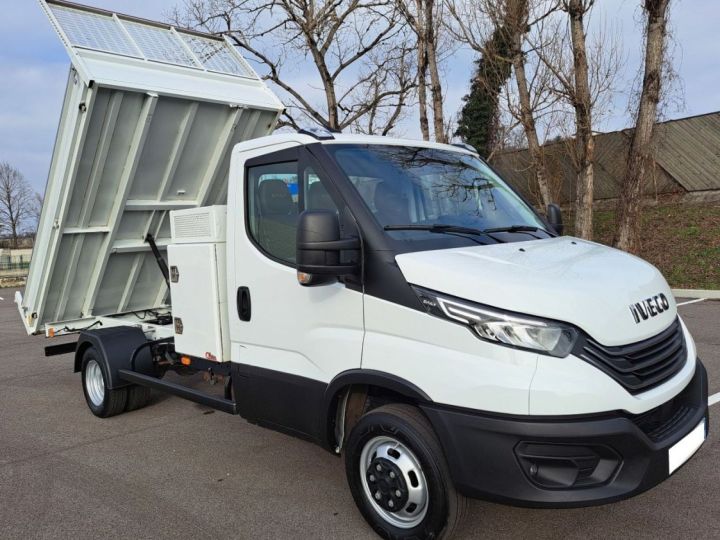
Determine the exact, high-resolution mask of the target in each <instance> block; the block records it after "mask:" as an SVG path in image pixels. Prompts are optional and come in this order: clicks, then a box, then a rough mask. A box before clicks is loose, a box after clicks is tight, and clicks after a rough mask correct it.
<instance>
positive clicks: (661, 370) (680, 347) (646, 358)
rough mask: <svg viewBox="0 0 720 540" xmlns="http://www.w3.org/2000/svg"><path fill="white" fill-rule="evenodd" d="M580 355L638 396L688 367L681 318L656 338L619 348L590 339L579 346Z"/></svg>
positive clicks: (578, 352) (582, 341) (586, 338)
mask: <svg viewBox="0 0 720 540" xmlns="http://www.w3.org/2000/svg"><path fill="white" fill-rule="evenodd" d="M578 349H579V350H577V349H576V350H577V353H576V354H577V355H578V356H580V358H582V359H583V360H585V361H587V362H589V363H591V364H592V365H594V366H596V367H597V368H599V369H601V370H602V371H604V372H605V373H607V374H608V375H610V376H611V377H612V378H613V379H615V380H616V381H617V382H619V383H620V384H621V385H622V386H623V387H625V388H626V389H627V390H628V391H629V392H630V393H631V394H638V393H640V392H644V391H646V390H649V389H650V388H653V387H655V386H658V385H660V384H662V383H664V382H665V381H667V380H668V379H669V378H671V377H672V376H673V375H675V374H676V373H677V372H678V371H680V370H681V369H682V367H683V365H684V364H685V359H686V357H687V349H686V347H685V336H684V335H683V331H682V325H681V324H680V320H679V319H675V321H674V322H673V323H672V324H671V325H670V327H669V328H667V329H666V330H663V331H662V332H660V333H659V334H657V335H656V336H653V337H651V338H648V339H645V340H643V341H638V342H637V343H632V344H630V345H620V346H617V347H606V346H604V345H601V344H599V343H598V342H597V341H595V340H593V339H592V338H591V337H588V336H586V337H585V339H584V340H581V341H580V342H579V343H578Z"/></svg>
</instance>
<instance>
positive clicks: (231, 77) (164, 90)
mask: <svg viewBox="0 0 720 540" xmlns="http://www.w3.org/2000/svg"><path fill="white" fill-rule="evenodd" d="M40 4H41V6H42V8H43V10H44V11H45V13H46V14H47V16H48V18H49V19H50V21H51V23H52V25H53V27H54V28H55V30H56V31H57V33H58V35H59V37H60V39H61V41H62V42H63V44H64V45H65V48H66V49H67V51H68V53H69V55H70V59H71V62H72V64H71V67H70V73H69V77H68V82H67V89H66V92H65V99H64V102H63V107H62V115H61V118H60V124H59V127H58V132H57V137H56V140H55V149H54V152H53V156H52V163H51V167H50V173H49V176H48V181H47V187H46V191H45V200H44V204H43V209H42V215H41V218H40V223H39V226H38V232H37V238H36V245H35V251H34V254H33V259H32V263H31V266H30V272H29V276H28V281H27V287H26V290H25V294H24V296H20V295H18V298H17V301H18V305H19V309H20V312H21V314H22V316H23V321H24V324H25V327H26V330H27V332H28V333H40V332H44V331H45V330H46V328H47V327H49V326H53V327H54V326H57V327H58V328H66V329H73V330H74V329H78V328H83V327H85V326H86V325H87V324H92V322H93V320H94V319H95V318H96V317H98V316H110V315H115V314H120V313H128V312H138V311H145V310H153V309H157V308H161V307H163V306H167V305H168V302H169V298H168V289H167V285H166V282H165V280H164V278H163V275H162V273H161V272H160V270H159V268H158V266H157V262H156V260H155V257H154V256H153V253H152V252H151V249H150V245H149V244H148V243H147V242H146V241H145V239H146V236H147V235H148V234H150V235H152V237H153V238H154V239H155V242H156V243H157V246H158V247H159V249H160V250H161V251H164V250H165V249H166V246H167V244H168V243H169V241H170V223H169V212H170V211H171V210H176V209H184V208H193V207H199V206H206V205H213V204H225V201H226V197H227V187H228V171H229V162H230V153H231V150H232V147H233V146H234V145H235V144H236V143H238V142H240V141H244V140H247V139H251V138H255V137H259V136H262V135H267V134H268V133H270V132H271V131H272V130H273V128H274V127H275V124H276V121H277V118H278V115H279V114H280V112H281V111H282V110H283V106H282V104H281V102H280V101H279V100H278V99H277V97H276V96H275V95H274V94H273V93H272V92H271V91H270V90H269V89H268V88H267V87H266V85H265V84H264V83H263V81H262V80H261V79H260V78H259V77H258V76H257V74H256V73H255V72H254V71H253V69H252V68H251V67H250V66H249V65H248V64H247V62H246V61H245V60H244V59H243V58H242V56H241V55H240V54H239V53H238V51H237V50H236V49H235V47H234V46H233V45H232V44H231V43H230V42H229V41H228V40H227V39H226V38H218V37H215V36H211V35H207V34H200V33H195V32H189V31H184V30H176V29H175V28H172V27H170V26H165V25H159V24H158V23H154V22H149V21H144V20H140V19H135V18H132V17H127V16H124V15H117V14H114V13H110V12H106V11H102V10H95V9H92V8H88V7H84V6H78V5H74V4H70V3H66V2H58V1H41V2H40ZM58 323H62V324H58Z"/></svg>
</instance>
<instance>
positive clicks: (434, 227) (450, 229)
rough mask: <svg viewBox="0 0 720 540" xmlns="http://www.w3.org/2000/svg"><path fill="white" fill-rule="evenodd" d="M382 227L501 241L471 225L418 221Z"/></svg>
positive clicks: (389, 229)
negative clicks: (466, 235) (422, 222)
mask: <svg viewBox="0 0 720 540" xmlns="http://www.w3.org/2000/svg"><path fill="white" fill-rule="evenodd" d="M383 229H384V230H386V231H428V232H431V233H441V234H472V235H481V236H487V237H489V238H492V239H493V240H495V241H496V242H502V240H499V239H497V238H495V237H494V236H493V235H492V234H490V233H489V232H487V231H484V230H482V229H473V228H472V227H462V226H460V225H446V224H443V223H433V224H428V225H423V224H419V223H411V224H407V225H385V226H384V227H383ZM471 240H474V241H475V242H477V243H478V244H483V242H478V241H477V240H475V239H471Z"/></svg>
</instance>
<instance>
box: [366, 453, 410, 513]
mask: <svg viewBox="0 0 720 540" xmlns="http://www.w3.org/2000/svg"><path fill="white" fill-rule="evenodd" d="M365 478H366V479H367V483H368V487H369V488H370V491H371V493H372V495H373V498H374V499H375V501H376V502H377V504H378V505H380V507H381V508H383V509H385V510H387V511H388V512H397V511H398V510H401V509H403V508H404V507H405V505H406V504H407V502H408V489H407V483H406V482H405V479H404V478H403V474H402V471H401V470H400V468H399V467H398V466H397V465H395V464H394V463H393V462H392V461H390V460H388V459H385V458H381V457H376V458H375V459H373V460H372V461H371V462H370V466H369V467H368V468H367V471H366V472H365Z"/></svg>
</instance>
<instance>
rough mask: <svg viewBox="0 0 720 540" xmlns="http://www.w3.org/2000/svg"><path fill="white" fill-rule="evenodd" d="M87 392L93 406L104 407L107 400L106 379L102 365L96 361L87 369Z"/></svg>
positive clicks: (90, 362)
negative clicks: (103, 404)
mask: <svg viewBox="0 0 720 540" xmlns="http://www.w3.org/2000/svg"><path fill="white" fill-rule="evenodd" d="M85 390H87V395H88V397H89V398H90V401H91V402H92V404H93V405H95V406H96V407H99V406H100V405H102V403H103V401H104V400H105V379H104V378H103V373H102V369H100V364H98V363H97V362H96V361H95V360H90V361H89V362H88V364H87V367H86V368H85Z"/></svg>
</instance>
